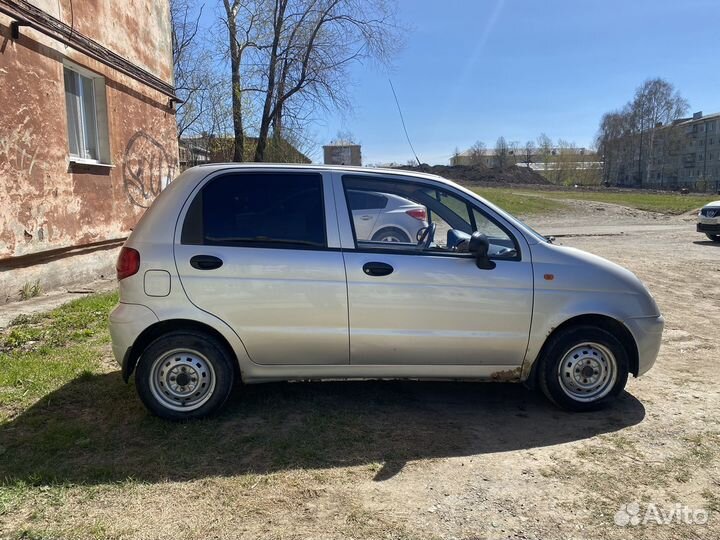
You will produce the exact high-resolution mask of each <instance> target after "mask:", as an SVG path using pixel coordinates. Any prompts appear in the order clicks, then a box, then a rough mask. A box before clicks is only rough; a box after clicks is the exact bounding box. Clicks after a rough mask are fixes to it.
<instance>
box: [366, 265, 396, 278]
mask: <svg viewBox="0 0 720 540" xmlns="http://www.w3.org/2000/svg"><path fill="white" fill-rule="evenodd" d="M393 270H394V268H393V267H392V266H390V265H389V264H387V263H384V262H369V263H365V264H364V265H363V272H365V274H367V275H368V276H388V275H390V274H392V273H393Z"/></svg>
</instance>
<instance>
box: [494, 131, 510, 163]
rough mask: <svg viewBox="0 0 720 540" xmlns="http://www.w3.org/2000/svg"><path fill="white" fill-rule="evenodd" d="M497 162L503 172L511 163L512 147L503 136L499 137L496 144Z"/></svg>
mask: <svg viewBox="0 0 720 540" xmlns="http://www.w3.org/2000/svg"><path fill="white" fill-rule="evenodd" d="M495 160H496V162H497V165H498V167H499V168H500V170H501V171H502V170H503V169H504V168H505V167H507V166H508V163H509V162H510V147H509V146H508V143H507V141H506V140H505V137H503V136H502V135H501V136H500V137H498V140H497V142H496V143H495Z"/></svg>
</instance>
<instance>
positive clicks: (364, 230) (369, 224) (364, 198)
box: [347, 190, 387, 240]
mask: <svg viewBox="0 0 720 540" xmlns="http://www.w3.org/2000/svg"><path fill="white" fill-rule="evenodd" d="M347 203H348V204H349V205H350V209H351V211H352V216H353V225H354V227H355V233H356V234H357V236H358V238H361V239H363V240H370V239H371V238H372V234H373V230H374V229H375V222H376V221H377V218H378V214H379V213H380V209H381V208H384V207H385V205H386V204H387V199H386V198H385V197H383V196H381V195H378V194H375V193H367V192H362V191H354V190H348V192H347Z"/></svg>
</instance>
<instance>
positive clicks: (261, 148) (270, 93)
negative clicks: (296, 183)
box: [255, 0, 287, 161]
mask: <svg viewBox="0 0 720 540" xmlns="http://www.w3.org/2000/svg"><path fill="white" fill-rule="evenodd" d="M286 6H287V0H276V1H275V13H274V17H275V20H274V25H273V31H274V35H273V42H272V49H271V51H270V61H269V64H268V82H267V92H266V93H265V103H264V104H263V112H262V119H261V121H260V133H258V140H257V146H256V147H255V161H265V150H266V148H267V139H268V134H269V133H270V122H272V120H273V110H272V106H273V102H274V101H275V96H276V91H275V84H276V82H277V81H276V73H277V64H278V54H277V53H278V47H279V46H280V38H281V37H282V30H283V23H284V21H285V7H286Z"/></svg>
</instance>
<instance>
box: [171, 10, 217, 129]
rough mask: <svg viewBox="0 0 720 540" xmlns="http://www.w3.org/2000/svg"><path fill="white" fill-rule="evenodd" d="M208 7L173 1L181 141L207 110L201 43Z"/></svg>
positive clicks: (177, 114)
mask: <svg viewBox="0 0 720 540" xmlns="http://www.w3.org/2000/svg"><path fill="white" fill-rule="evenodd" d="M203 8H204V4H203V5H201V6H200V7H199V8H197V7H195V4H194V3H193V2H191V0H170V22H171V29H172V53H173V76H174V79H175V92H176V94H177V96H178V97H179V98H180V100H181V102H180V103H178V104H177V105H176V107H175V118H176V121H177V137H178V141H179V140H180V138H181V137H182V136H183V134H185V132H187V131H191V130H192V129H193V127H194V125H195V124H197V122H198V121H199V120H200V118H201V117H202V115H203V114H204V113H205V111H206V106H207V89H208V85H207V77H206V70H205V69H204V65H205V64H204V57H205V54H204V52H203V50H202V49H201V48H200V47H199V44H198V29H199V24H200V17H201V16H202V11H203Z"/></svg>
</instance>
